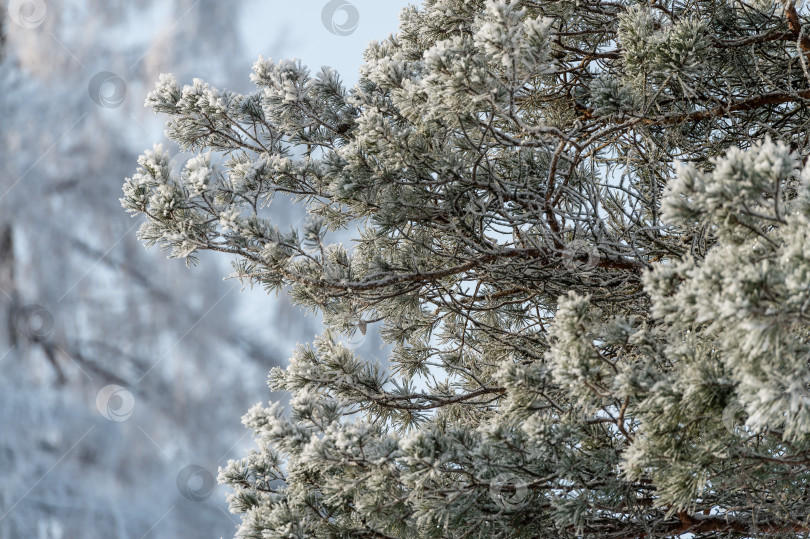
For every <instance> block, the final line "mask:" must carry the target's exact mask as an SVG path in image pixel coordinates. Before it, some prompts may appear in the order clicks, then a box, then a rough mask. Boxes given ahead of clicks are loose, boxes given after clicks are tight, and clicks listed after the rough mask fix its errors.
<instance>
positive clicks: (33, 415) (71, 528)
mask: <svg viewBox="0 0 810 539" xmlns="http://www.w3.org/2000/svg"><path fill="white" fill-rule="evenodd" d="M274 3H275V4H276V5H277V6H279V8H278V9H279V10H281V9H282V8H281V7H280V2H260V1H258V0H250V1H249V0H238V1H234V0H231V1H228V2H223V1H218V0H165V1H160V2H159V1H157V0H139V1H137V2H125V1H122V0H103V1H102V0H60V1H55V0H53V1H44V0H36V1H35V0H25V1H19V0H6V4H5V6H4V7H5V9H4V12H3V14H2V16H0V28H1V29H2V30H1V32H2V33H0V86H1V87H2V97H0V118H1V120H0V122H2V123H0V126H2V127H0V139H1V140H0V373H2V374H1V375H0V470H2V472H0V474H1V475H0V538H17V537H31V538H42V539H45V538H47V539H60V538H71V537H83V538H94V537H99V538H101V537H104V538H111V537H121V538H123V537H132V538H136V539H138V538H145V537H220V536H223V537H229V536H232V534H233V531H234V525H235V522H236V519H235V517H233V516H231V515H229V514H228V512H227V504H226V503H225V501H224V488H223V487H219V486H216V485H214V484H213V477H214V476H215V475H216V470H217V466H219V465H221V464H224V463H225V462H226V461H227V459H228V458H235V457H238V456H241V455H242V454H243V453H244V450H245V448H246V447H248V446H249V445H250V443H251V440H250V437H249V436H248V434H249V433H248V431H247V430H245V429H244V427H243V426H242V425H241V423H240V417H241V416H242V415H243V414H244V413H245V412H246V411H247V410H248V409H249V408H250V406H251V405H252V404H254V403H256V402H258V401H267V400H268V399H269V398H271V395H270V394H269V392H268V390H267V387H266V384H265V381H266V377H267V372H268V371H269V369H270V368H271V367H273V366H274V365H277V364H282V363H284V362H285V361H286V359H287V357H288V355H289V353H290V351H291V350H292V347H293V346H294V345H295V343H296V342H305V341H308V340H311V338H312V337H313V336H314V335H315V334H316V333H317V331H318V328H317V326H318V321H317V320H315V319H313V318H311V317H310V318H305V317H304V316H303V315H302V314H301V313H300V312H299V311H298V310H297V309H296V308H294V307H291V306H290V305H289V303H288V302H287V301H286V299H284V298H274V297H268V296H265V295H264V294H263V292H261V291H260V290H254V291H253V292H252V293H251V292H250V291H245V293H242V294H240V293H239V290H240V287H239V283H238V282H236V281H233V280H229V281H223V279H222V277H223V276H224V275H227V274H229V273H230V271H231V270H230V268H229V267H228V266H227V265H226V261H223V260H222V259H221V258H220V257H216V259H215V260H209V261H206V263H202V264H200V265H199V267H197V268H192V269H187V268H185V267H184V266H183V264H182V263H179V262H178V261H170V260H167V259H166V258H165V254H164V253H161V252H160V251H159V250H158V249H157V248H156V249H153V250H150V251H145V250H144V249H143V247H142V245H141V244H140V242H139V241H138V240H137V239H136V236H135V232H136V229H137V226H138V224H139V223H140V221H139V220H133V219H130V218H129V216H127V215H126V214H125V213H124V211H123V210H122V209H121V206H120V203H119V200H118V199H119V198H120V196H121V185H122V182H123V178H124V177H125V176H129V175H131V174H132V173H133V171H134V170H135V167H136V157H137V155H138V154H139V153H141V151H142V150H143V149H144V148H146V147H148V146H151V142H152V141H153V140H157V139H159V138H160V137H161V133H162V131H163V125H162V121H163V119H162V118H159V117H156V116H153V115H152V114H151V112H149V111H147V110H146V109H144V108H143V100H144V96H145V95H146V93H147V92H148V91H149V90H150V89H151V88H152V86H153V84H154V81H155V80H156V79H157V77H158V74H159V73H162V72H172V73H174V74H175V75H176V76H177V78H178V80H180V81H181V82H183V83H190V82H191V79H192V77H200V78H203V79H205V80H207V81H211V82H212V83H213V84H216V85H218V86H220V87H227V88H230V89H233V90H236V91H240V92H246V91H250V90H251V88H250V83H249V80H248V79H247V77H246V75H245V74H246V73H249V70H250V69H249V68H250V65H251V64H252V63H253V61H254V60H255V59H256V56H257V55H258V54H263V55H265V56H272V57H274V58H278V57H291V56H299V57H300V56H301V55H302V54H300V53H297V49H296V47H300V48H301V50H303V51H305V52H306V51H309V52H310V53H311V54H313V55H314V57H315V58H317V55H316V54H315V53H317V52H318V50H319V48H321V49H329V50H330V51H331V54H341V55H342V56H343V57H345V58H346V60H345V63H344V65H336V66H335V67H336V68H338V69H341V70H345V69H346V68H347V66H348V67H349V69H353V70H354V71H356V68H357V66H358V65H359V64H360V62H361V60H362V49H363V43H365V42H366V41H368V39H369V38H368V37H367V36H376V37H380V38H382V37H384V36H385V34H387V33H388V32H390V31H393V30H394V29H395V28H396V24H397V18H396V14H397V12H398V11H399V9H400V8H401V7H402V5H404V4H405V2H400V1H397V2H390V3H387V4H388V5H385V6H376V7H374V6H373V5H372V3H371V2H366V3H363V2H355V4H356V5H357V6H358V8H360V11H359V13H361V14H362V16H363V17H364V18H363V19H362V23H363V25H362V26H361V28H362V29H363V31H362V32H361V31H358V32H357V33H354V32H353V30H354V28H351V30H352V32H351V33H352V35H351V36H349V35H348V33H349V32H346V31H343V32H341V31H339V30H340V29H341V28H346V26H345V24H346V21H343V22H339V23H338V24H339V25H340V24H343V25H344V26H343V27H340V26H338V27H337V30H338V31H336V29H335V28H331V29H330V28H327V27H326V22H325V21H323V20H322V19H323V17H322V8H323V7H324V5H325V4H326V2H311V4H312V7H311V9H309V8H307V9H301V8H300V7H299V8H298V11H299V13H298V17H299V18H300V19H301V25H302V26H304V27H306V26H309V27H311V28H312V31H313V34H317V36H316V37H314V38H312V39H311V42H308V40H310V36H307V35H296V33H295V31H294V30H291V29H290V28H289V27H285V26H284V23H283V21H275V25H273V24H270V22H271V21H268V24H267V28H271V29H272V31H271V30H266V31H264V32H260V33H259V34H260V35H256V34H257V32H256V31H255V30H256V29H257V28H259V26H258V25H259V24H260V22H261V20H262V19H261V16H267V15H268V14H271V15H272V13H273V6H272V4H274ZM353 5H354V4H353ZM284 9H287V8H284ZM260 15H261V16H260ZM349 15H351V13H349ZM375 17H376V18H377V20H375ZM350 18H351V17H349V19H350ZM348 22H349V23H351V22H352V21H351V20H349V21H348ZM364 32H365V33H364ZM341 34H344V35H341ZM338 44H339V45H340V47H342V49H341V48H340V47H338ZM304 61H305V62H307V61H308V58H307V57H306V56H304ZM324 63H327V62H326V61H324ZM312 67H313V68H314V69H316V70H317V69H318V68H319V67H320V65H316V66H312ZM345 78H346V79H347V81H349V82H352V81H353V79H354V78H355V74H354V72H350V73H347V74H346V75H345ZM181 164H182V163H178V166H179V165H181ZM273 211H274V214H273V215H274V217H275V218H276V219H277V222H278V223H279V224H284V225H288V224H294V223H295V222H297V221H298V220H299V219H300V217H301V216H300V215H299V214H296V213H295V212H294V210H293V209H292V208H285V207H284V206H282V205H279V206H276V207H275V209H274V210H273ZM367 345H370V344H369V343H367ZM111 385H112V386H118V387H111V388H110V387H109V386H111Z"/></svg>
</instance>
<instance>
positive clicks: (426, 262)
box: [122, 0, 810, 538]
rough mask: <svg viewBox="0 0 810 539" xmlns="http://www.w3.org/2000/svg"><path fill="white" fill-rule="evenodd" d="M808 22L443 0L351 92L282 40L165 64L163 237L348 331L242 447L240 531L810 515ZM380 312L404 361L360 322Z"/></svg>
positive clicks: (147, 231) (507, 530)
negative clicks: (208, 78)
mask: <svg viewBox="0 0 810 539" xmlns="http://www.w3.org/2000/svg"><path fill="white" fill-rule="evenodd" d="M803 17H804V14H803V12H802V10H801V9H799V11H797V8H796V7H794V6H793V5H792V4H781V3H773V2H769V1H766V0H763V1H756V2H753V3H745V2H731V1H728V0H673V1H666V2H658V1H657V0H653V1H652V2H649V3H635V2H629V1H625V0H620V1H618V2H613V1H606V0H579V1H576V2H574V1H569V0H563V1H556V2H555V1H549V0H512V1H511V2H510V1H506V0H488V1H486V2H485V1H480V0H472V1H471V0H427V1H426V2H424V5H423V6H421V7H419V8H416V7H414V8H408V9H406V10H405V11H403V13H402V16H401V24H400V29H399V31H398V33H397V34H395V35H393V36H391V37H389V38H388V39H386V40H384V41H381V42H374V43H372V44H370V45H369V47H368V49H367V52H366V57H365V65H364V67H363V68H362V72H361V78H360V81H359V83H358V84H357V85H356V86H354V87H353V88H350V89H347V88H345V87H344V86H343V85H342V83H341V81H340V79H339V77H338V75H337V74H336V73H335V72H333V71H332V70H330V69H328V68H323V69H322V70H321V71H320V72H318V73H317V74H315V75H313V74H311V73H310V71H309V70H308V69H307V68H305V67H304V66H302V65H301V64H300V63H299V62H296V61H281V62H277V63H276V62H272V61H269V60H264V59H262V58H259V60H258V61H257V62H256V63H255V65H254V68H253V74H252V81H253V82H254V83H255V84H256V85H257V87H258V90H257V91H256V92H255V93H253V94H251V95H238V94H235V93H232V92H228V91H224V90H218V89H215V88H212V87H210V86H209V85H208V84H206V83H204V82H202V81H199V80H195V81H194V82H193V84H191V85H189V86H185V87H182V88H181V87H180V86H179V85H178V84H177V82H176V81H175V80H174V78H173V77H171V76H163V77H161V79H160V81H159V82H158V84H157V87H156V89H155V90H154V92H152V93H151V94H150V95H149V97H148V99H147V105H148V106H150V107H151V108H152V109H154V110H155V111H156V112H160V113H163V114H166V115H167V116H168V131H167V134H168V136H169V138H171V139H172V140H174V141H175V142H177V143H178V144H179V145H180V146H181V147H182V148H183V149H185V150H191V151H194V152H195V153H196V157H194V158H192V159H191V160H189V161H188V162H187V163H186V165H185V166H184V167H183V168H182V170H180V171H179V172H178V171H174V170H172V169H171V167H170V164H169V155H168V154H167V153H166V152H165V151H164V150H163V149H162V148H161V147H159V146H156V147H155V149H154V150H152V151H147V152H146V153H145V154H144V155H143V156H142V157H141V159H140V161H139V165H140V167H139V169H138V172H137V173H136V174H135V175H134V176H133V177H132V178H131V179H128V180H127V182H126V185H125V187H124V192H125V197H124V198H123V199H122V202H123V204H124V206H125V207H126V208H127V210H129V211H132V212H135V213H142V214H144V215H145V216H146V218H147V219H146V222H145V223H144V225H143V226H142V228H141V230H140V235H141V237H142V238H143V240H144V241H146V242H147V243H148V244H150V245H151V244H155V243H158V244H161V245H162V246H164V247H166V248H168V249H171V252H172V255H173V256H177V257H184V258H187V259H189V260H194V258H193V257H194V253H195V252H197V251H201V250H215V251H221V252H224V253H229V254H231V255H234V258H235V262H234V266H235V269H236V273H235V275H236V276H237V277H238V278H239V279H241V280H243V281H244V282H245V283H251V284H254V283H255V284H260V285H262V286H264V287H265V288H266V289H267V290H270V291H276V292H278V291H288V292H289V294H290V296H291V297H292V299H293V300H294V301H295V302H296V303H298V304H300V305H302V306H304V307H306V308H308V309H312V310H314V311H317V312H319V313H321V314H322V315H323V320H324V324H325V326H326V329H325V332H324V334H322V335H321V336H320V337H318V338H317V339H316V340H315V341H314V343H312V344H311V345H309V346H301V347H300V348H299V349H298V351H297V352H296V353H295V355H294V356H293V357H292V358H291V360H290V364H289V366H288V367H287V368H286V369H276V370H274V371H273V372H272V373H271V374H270V380H269V383H270V387H271V388H272V389H273V390H278V391H287V392H289V393H290V395H291V400H290V405H289V413H286V412H285V411H284V410H283V408H282V407H281V406H279V405H278V404H275V405H272V406H270V407H265V406H262V405H257V406H256V407H254V408H253V409H252V410H250V412H249V413H248V414H247V415H246V416H245V418H244V422H245V424H246V425H247V426H248V427H249V428H251V429H252V430H253V431H254V432H255V437H256V442H257V448H256V449H255V450H254V451H252V452H251V453H250V454H249V455H248V456H247V457H245V458H244V459H242V460H240V461H233V462H230V463H229V464H228V466H227V467H225V468H224V469H222V470H221V472H220V481H222V482H224V483H226V484H228V485H230V486H231V487H232V488H233V493H232V494H231V495H230V503H231V509H232V511H234V512H236V513H242V514H243V517H242V523H241V526H240V528H239V531H238V533H237V535H238V537H250V538H293V537H368V538H372V537H380V538H394V537H397V538H400V537H401V538H410V537H504V538H505V537H532V538H535V537H548V538H559V537H575V536H577V537H580V536H589V537H603V538H604V537H608V538H610V537H615V538H620V537H621V538H629V537H664V536H667V537H669V536H673V535H679V534H684V533H691V534H692V536H693V537H720V536H739V537H754V536H765V535H768V536H774V535H796V534H801V533H806V532H808V531H809V530H810V522H809V521H808V514H810V493H808V484H810V483H809V481H810V471H809V470H808V463H810V395H808V384H810V366H809V365H808V358H809V357H810V344H808V333H809V332H808V329H810V324H808V322H810V312H808V309H810V172H808V171H804V165H803V163H804V160H805V159H806V157H807V155H808V152H810V146H809V145H808V144H809V143H810V140H808V135H807V133H808V121H810V108H808V107H807V103H806V100H807V99H808V98H810V73H809V72H808V67H807V63H808V56H807V52H808V50H810V40H809V39H808V38H807V37H806V36H805V29H804V27H803V26H802V20H803ZM280 197H284V198H287V197H292V199H293V200H295V201H296V202H298V203H300V204H302V205H304V206H305V207H306V210H307V213H308V215H309V220H308V221H307V223H306V225H305V226H304V227H303V229H302V230H283V229H279V228H278V227H277V226H275V225H274V224H273V204H274V200H275V199H277V198H280ZM342 229H346V230H348V231H349V232H350V233H351V236H352V237H354V238H355V239H354V240H353V241H351V242H350V243H348V244H347V245H343V244H340V243H335V242H333V241H331V240H330V237H331V236H332V233H333V232H335V231H338V230H342ZM372 330H377V331H379V334H380V335H381V336H382V338H383V340H384V341H385V342H386V343H387V344H388V345H389V348H388V349H389V350H390V354H389V358H388V361H387V362H386V363H384V364H381V363H380V362H378V361H375V360H372V359H369V358H364V357H359V356H358V355H357V353H356V352H355V351H354V350H353V349H352V348H351V347H347V346H345V344H344V342H343V341H341V339H339V338H338V337H339V336H340V335H341V334H343V335H351V334H353V333H354V332H357V331H360V332H363V333H365V332H366V331H372Z"/></svg>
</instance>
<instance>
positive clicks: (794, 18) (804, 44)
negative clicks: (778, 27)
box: [785, 2, 810, 52]
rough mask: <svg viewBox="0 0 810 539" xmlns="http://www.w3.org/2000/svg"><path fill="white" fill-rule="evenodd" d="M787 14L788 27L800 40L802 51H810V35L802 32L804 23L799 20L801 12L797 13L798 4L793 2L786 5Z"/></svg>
mask: <svg viewBox="0 0 810 539" xmlns="http://www.w3.org/2000/svg"><path fill="white" fill-rule="evenodd" d="M785 16H786V17H787V20H788V28H789V29H790V31H791V32H793V36H794V37H795V38H796V39H798V40H799V46H800V47H801V48H802V51H804V52H810V37H807V35H805V34H802V24H801V23H800V22H799V14H798V13H796V5H795V4H794V3H793V2H790V3H788V4H787V5H786V6H785ZM799 36H801V38H800V37H799Z"/></svg>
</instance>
